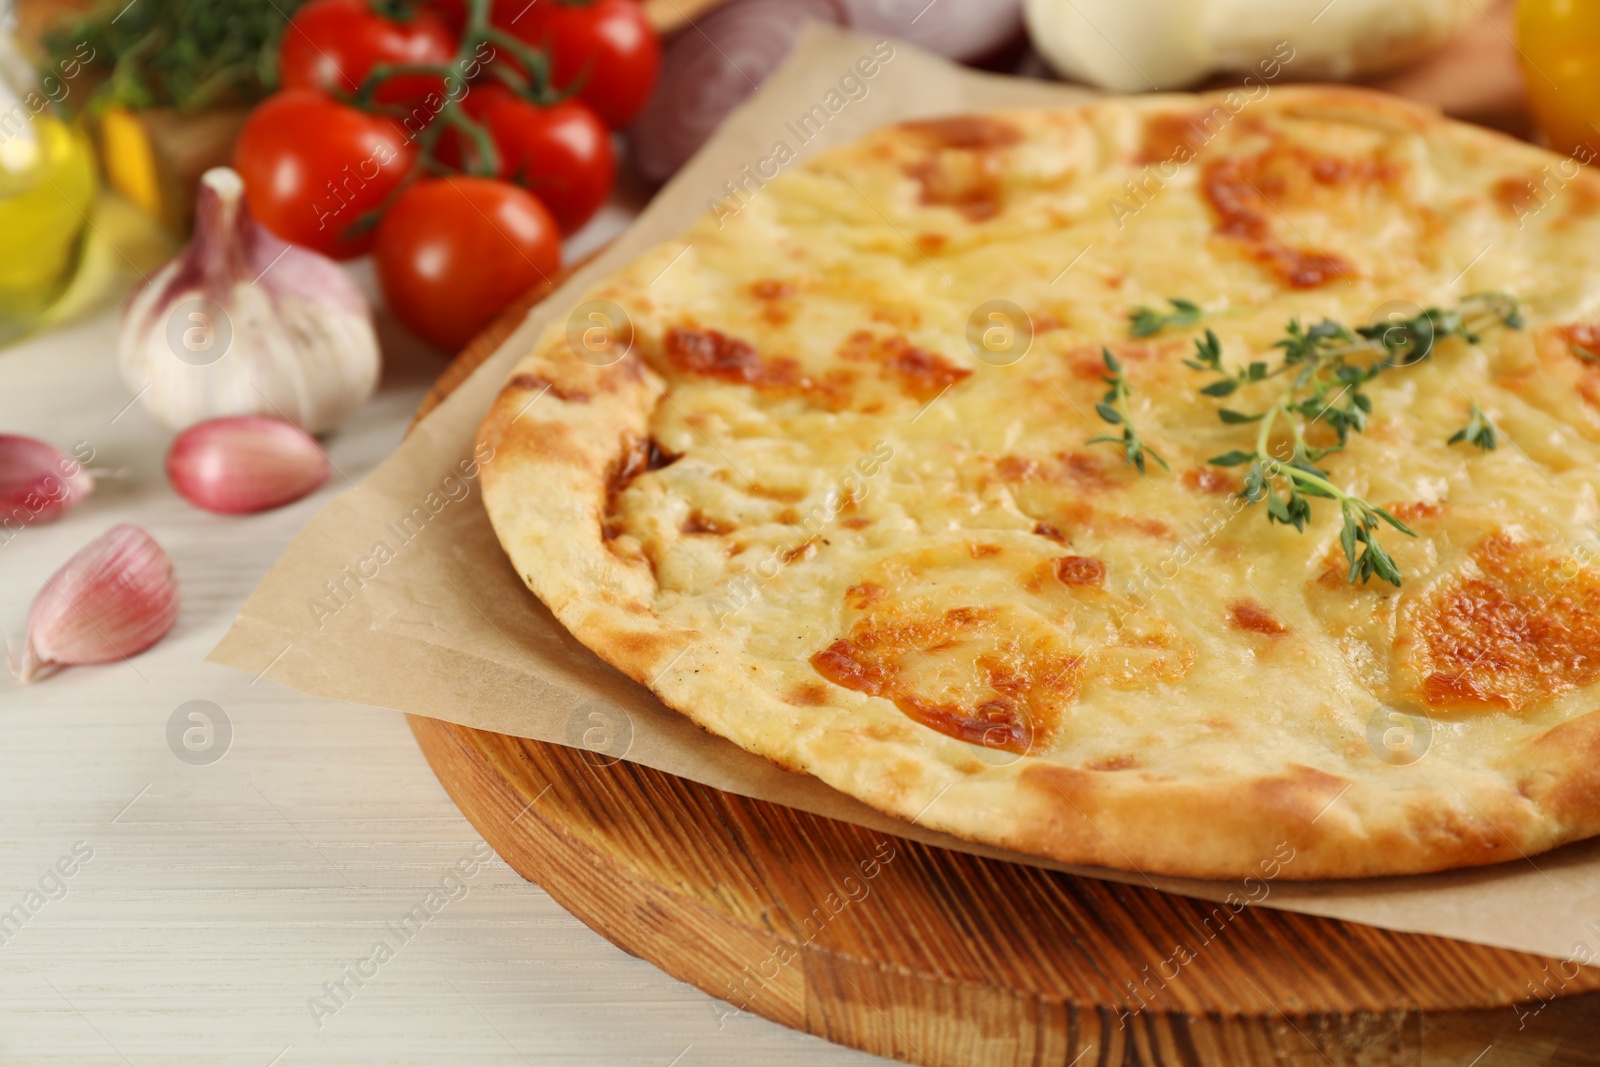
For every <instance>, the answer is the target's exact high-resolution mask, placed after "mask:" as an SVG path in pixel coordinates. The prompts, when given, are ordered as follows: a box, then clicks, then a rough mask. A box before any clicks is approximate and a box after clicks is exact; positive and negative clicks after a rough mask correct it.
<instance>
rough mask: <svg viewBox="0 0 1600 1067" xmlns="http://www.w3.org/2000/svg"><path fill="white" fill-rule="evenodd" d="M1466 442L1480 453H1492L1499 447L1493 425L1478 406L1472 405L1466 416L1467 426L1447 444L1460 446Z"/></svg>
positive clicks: (1453, 435) (1498, 440) (1456, 433)
mask: <svg viewBox="0 0 1600 1067" xmlns="http://www.w3.org/2000/svg"><path fill="white" fill-rule="evenodd" d="M1463 441H1464V442H1466V443H1467V444H1469V445H1476V446H1477V447H1478V449H1479V450H1480V451H1483V452H1493V451H1494V450H1495V449H1496V448H1498V447H1499V445H1500V439H1499V437H1498V435H1497V434H1496V433H1495V428H1494V423H1492V422H1490V421H1489V416H1487V415H1485V414H1484V413H1483V411H1482V410H1480V409H1479V407H1478V405H1477V404H1476V403H1474V404H1473V405H1472V411H1471V413H1470V414H1469V415H1468V416H1467V424H1466V426H1464V427H1463V428H1461V429H1459V430H1457V431H1456V432H1455V433H1454V434H1452V435H1451V436H1450V440H1449V441H1447V442H1446V443H1447V444H1452V445H1454V444H1460V443H1461V442H1463Z"/></svg>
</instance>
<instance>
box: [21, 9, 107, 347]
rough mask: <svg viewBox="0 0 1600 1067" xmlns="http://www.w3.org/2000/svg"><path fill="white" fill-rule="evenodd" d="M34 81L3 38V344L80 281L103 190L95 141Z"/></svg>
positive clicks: (24, 329) (25, 329)
mask: <svg viewBox="0 0 1600 1067" xmlns="http://www.w3.org/2000/svg"><path fill="white" fill-rule="evenodd" d="M30 81H31V74H30V73H28V71H27V68H26V66H25V65H24V64H22V63H20V62H18V61H17V58H16V53H15V51H14V50H13V49H12V46H11V41H10V40H9V38H8V37H4V36H0V344H3V343H5V342H7V341H10V340H11V339H13V338H15V337H17V336H19V335H21V334H23V333H25V332H26V331H27V330H28V329H29V327H30V326H32V324H33V323H34V322H35V321H36V320H37V319H38V318H39V316H40V315H42V314H43V313H44V312H45V311H46V310H47V309H48V308H49V307H50V305H51V303H52V302H54V301H55V299H56V298H57V297H58V296H60V295H61V293H62V292H63V291H64V290H65V289H66V287H67V285H68V283H70V282H71V281H72V276H73V273H74V272H75V271H76V269H77V266H78V256H79V253H80V251H81V250H82V248H83V237H84V231H85V229H86V228H87V226H88V216H89V209H90V205H91V202H92V201H93V199H94V191H95V168H94V157H93V153H92V150H91V148H90V146H89V139H88V137H87V136H86V135H85V133H84V131H83V129H82V128H81V126H79V125H76V124H70V123H68V122H67V121H65V120H64V119H63V118H62V117H61V116H60V114H59V113H58V112H57V110H56V101H53V100H51V99H50V98H49V97H48V96H46V95H45V94H44V93H42V92H40V90H39V89H38V88H36V87H35V86H33V85H31V84H29V82H30Z"/></svg>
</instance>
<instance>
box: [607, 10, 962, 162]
mask: <svg viewBox="0 0 1600 1067" xmlns="http://www.w3.org/2000/svg"><path fill="white" fill-rule="evenodd" d="M952 2H954V0H939V3H941V4H943V3H952ZM936 6H937V5H936ZM930 17H931V12H930ZM807 21H816V22H830V23H839V22H841V21H843V20H842V17H841V14H840V10H839V8H838V6H837V5H836V4H835V3H834V0H735V2H734V3H731V4H729V5H728V6H727V7H724V8H721V9H719V10H717V11H715V12H713V13H712V14H710V15H707V16H706V17H705V18H703V19H700V20H699V22H698V23H697V24H696V26H694V27H691V28H689V29H686V30H684V31H683V32H682V33H680V34H678V35H677V36H676V37H675V38H673V39H672V41H671V42H670V43H669V44H668V45H667V47H666V51H665V53H664V54H663V55H662V57H661V79H660V81H659V82H658V83H657V85H656V91H655V94H654V95H653V96H651V98H650V100H649V102H648V103H646V104H645V106H644V110H643V111H641V112H640V113H639V116H638V118H636V119H634V120H633V125H632V126H630V127H629V134H630V136H631V137H632V139H633V151H634V160H635V162H636V163H637V164H638V167H639V170H640V171H641V172H642V173H643V174H644V176H645V177H647V178H650V179H652V180H655V181H662V180H664V179H666V178H668V177H670V176H671V175H672V173H673V172H674V171H676V170H677V169H678V168H679V167H681V166H682V165H683V164H684V162H685V161H687V160H688V158H689V157H690V156H692V155H694V154H695V152H696V151H698V150H699V148H700V146H701V145H702V144H704V143H705V142H706V139H707V138H709V137H710V136H711V134H712V133H713V132H714V131H715V130H716V128H717V127H718V126H719V125H721V123H722V120H723V119H724V118H726V117H727V115H728V113H729V112H730V111H732V110H733V109H734V108H735V107H737V106H738V105H739V104H740V103H741V102H742V101H743V100H744V99H745V98H746V97H748V96H749V95H750V94H751V93H753V92H755V90H756V86H758V85H760V84H761V82H762V81H764V80H765V79H766V76H767V75H768V74H770V73H771V72H772V71H773V69H774V68H776V67H777V66H778V64H779V63H781V62H783V58H784V56H786V55H788V54H789V49H790V48H791V47H792V46H793V45H794V41H795V38H796V37H797V36H798V35H799V32H800V27H801V26H802V25H803V24H804V23H806V22H807ZM840 73H841V74H843V73H847V72H845V71H841V72H840ZM811 103H814V101H807V102H806V104H805V105H804V106H806V107H809V106H810V104H811ZM802 110H803V108H802ZM790 147H791V148H793V147H795V146H793V145H791V146H790ZM730 177H732V175H730Z"/></svg>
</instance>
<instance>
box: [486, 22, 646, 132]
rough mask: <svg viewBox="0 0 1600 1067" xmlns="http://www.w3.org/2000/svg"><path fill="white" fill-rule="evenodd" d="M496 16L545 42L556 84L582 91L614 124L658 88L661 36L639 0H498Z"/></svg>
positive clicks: (532, 40)
mask: <svg viewBox="0 0 1600 1067" xmlns="http://www.w3.org/2000/svg"><path fill="white" fill-rule="evenodd" d="M492 10H493V21H494V22H495V24H496V25H499V26H502V27H503V28H505V29H507V30H509V31H510V32H511V33H513V34H514V35H516V36H517V37H519V38H521V39H522V40H524V41H526V42H527V43H529V44H531V45H534V46H535V47H538V48H542V49H544V51H545V54H546V55H548V56H550V58H551V68H552V71H551V79H552V80H553V81H554V82H555V85H556V87H557V88H560V89H569V88H572V87H573V86H577V87H578V97H579V99H581V100H582V101H583V102H584V103H586V104H588V105H589V106H590V107H592V108H594V111H595V114H597V115H599V116H600V118H601V119H602V120H603V121H604V122H605V124H606V125H607V126H610V127H611V128H612V129H613V130H616V129H621V128H622V127H623V126H626V125H627V124H628V122H629V120H630V119H632V118H633V116H634V115H636V114H638V111H639V109H640V108H641V107H643V106H644V102H645V100H646V99H648V98H649V96H650V90H651V89H653V88H655V84H656V74H657V72H658V70H659V68H660V66H661V41H660V39H659V38H658V37H657V36H656V32H655V30H653V29H651V28H650V23H649V22H648V21H647V20H646V19H645V16H644V12H643V11H642V10H640V8H639V4H638V3H637V0H571V2H565V3H564V2H562V0H537V2H535V3H533V4H531V5H529V4H528V3H527V0H498V2H497V3H496V4H495V5H494V8H493V9H492Z"/></svg>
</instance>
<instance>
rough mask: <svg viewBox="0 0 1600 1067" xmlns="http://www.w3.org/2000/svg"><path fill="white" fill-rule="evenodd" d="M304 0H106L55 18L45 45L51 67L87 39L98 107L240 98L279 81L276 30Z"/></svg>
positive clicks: (235, 102) (188, 104)
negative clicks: (75, 15) (63, 18)
mask: <svg viewBox="0 0 1600 1067" xmlns="http://www.w3.org/2000/svg"><path fill="white" fill-rule="evenodd" d="M301 2H302V0H227V2H226V3H218V2H216V0H137V2H136V3H133V4H129V3H128V2H127V0H111V2H104V3H98V4H96V5H95V6H94V7H93V8H92V9H91V10H90V11H89V12H88V13H87V14H85V15H82V16H80V17H78V18H75V19H71V20H69V21H66V22H63V23H61V24H60V25H58V26H56V27H55V28H54V29H52V30H50V32H48V33H47V34H45V36H44V39H43V45H44V48H45V52H46V56H47V62H48V65H49V66H50V67H54V66H56V65H57V64H58V63H60V62H62V61H65V60H68V59H70V58H71V57H73V56H74V55H78V56H81V55H82V53H81V52H79V51H78V50H79V49H80V48H81V47H82V46H83V45H84V44H87V45H88V46H89V47H90V48H92V49H93V50H94V51H93V55H94V59H93V61H92V62H91V64H90V69H91V74H92V75H93V76H94V77H96V78H97V79H99V85H98V88H97V89H96V90H95V91H94V93H93V94H92V96H90V97H88V99H89V100H90V101H91V102H92V105H93V106H96V107H100V106H104V105H106V104H120V105H122V106H124V107H129V108H135V109H140V108H154V107H173V108H177V109H178V110H180V111H197V110H200V109H202V108H206V107H212V106H227V105H231V106H244V105H248V104H252V103H254V102H256V101H257V100H260V99H261V98H263V97H265V96H266V95H267V94H268V93H270V92H272V90H273V89H274V88H276V86H277V70H276V56H277V51H278V48H277V43H278V38H279V37H280V36H281V34H282V33H283V30H284V27H285V26H286V25H287V24H288V20H289V16H291V15H293V14H294V12H295V9H296V8H298V7H299V6H300V4H301ZM79 99H80V100H81V99H84V98H81V97H80V98H79ZM69 104H70V105H72V106H74V107H75V109H76V108H81V107H82V105H81V104H78V103H77V102H76V101H72V100H71V99H70V98H69Z"/></svg>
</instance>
